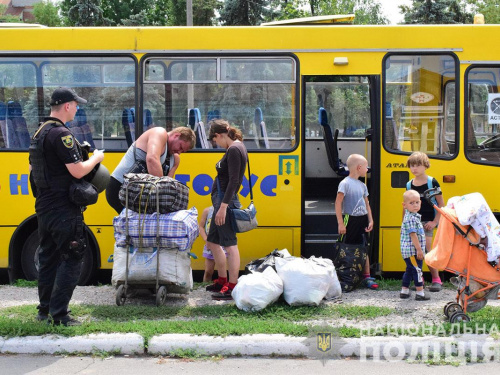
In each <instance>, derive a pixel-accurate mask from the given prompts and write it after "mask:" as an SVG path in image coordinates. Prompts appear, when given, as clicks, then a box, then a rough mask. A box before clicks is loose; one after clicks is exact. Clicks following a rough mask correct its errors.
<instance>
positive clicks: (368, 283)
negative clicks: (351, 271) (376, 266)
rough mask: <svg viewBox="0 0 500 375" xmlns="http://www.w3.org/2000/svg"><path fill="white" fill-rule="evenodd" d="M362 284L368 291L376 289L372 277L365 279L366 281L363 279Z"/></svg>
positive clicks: (375, 283)
mask: <svg viewBox="0 0 500 375" xmlns="http://www.w3.org/2000/svg"><path fill="white" fill-rule="evenodd" d="M363 284H364V285H365V287H367V288H368V289H378V284H377V282H376V281H375V278H373V277H367V278H366V279H364V280H363Z"/></svg>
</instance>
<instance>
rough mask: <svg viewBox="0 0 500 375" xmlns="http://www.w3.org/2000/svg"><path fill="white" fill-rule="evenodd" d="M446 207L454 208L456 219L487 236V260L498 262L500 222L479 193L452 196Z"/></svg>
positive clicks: (499, 254) (499, 253)
mask: <svg viewBox="0 0 500 375" xmlns="http://www.w3.org/2000/svg"><path fill="white" fill-rule="evenodd" d="M447 206H448V207H450V208H453V209H455V213H456V215H457V218H458V221H459V222H460V224H462V225H470V226H472V228H474V230H475V231H476V232H477V233H478V234H479V235H480V236H481V238H487V241H486V253H487V254H488V262H498V258H500V224H499V223H498V220H497V219H496V218H495V215H493V212H491V209H490V207H489V206H488V204H487V203H486V200H485V199H484V197H483V196H482V195H481V194H480V193H472V194H466V195H463V196H461V197H452V198H450V199H449V200H448V204H447Z"/></svg>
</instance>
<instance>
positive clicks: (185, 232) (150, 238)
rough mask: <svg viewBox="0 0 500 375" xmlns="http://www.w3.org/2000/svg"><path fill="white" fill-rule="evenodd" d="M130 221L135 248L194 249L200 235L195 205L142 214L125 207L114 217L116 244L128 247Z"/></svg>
mask: <svg viewBox="0 0 500 375" xmlns="http://www.w3.org/2000/svg"><path fill="white" fill-rule="evenodd" d="M127 221H128V236H129V240H130V242H131V243H130V245H132V246H135V247H155V246H158V243H157V240H158V239H159V240H160V244H159V246H160V247H165V248H170V249H173V248H176V249H178V250H179V251H186V250H189V249H191V247H192V246H193V242H194V241H195V240H196V238H197V237H198V234H199V228H198V211H197V210H196V208H195V207H192V208H191V209H189V210H181V211H177V212H172V213H168V214H158V213H152V214H139V213H137V212H134V211H132V210H128V212H127V210H123V211H122V212H121V213H120V215H118V216H115V218H114V219H113V225H114V228H115V241H116V244H117V246H127V245H129V244H128V242H127Z"/></svg>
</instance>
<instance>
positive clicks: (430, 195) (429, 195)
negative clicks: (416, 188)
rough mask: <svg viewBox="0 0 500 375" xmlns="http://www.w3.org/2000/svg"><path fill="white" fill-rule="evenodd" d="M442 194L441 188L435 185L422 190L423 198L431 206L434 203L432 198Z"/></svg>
mask: <svg viewBox="0 0 500 375" xmlns="http://www.w3.org/2000/svg"><path fill="white" fill-rule="evenodd" d="M442 194H443V193H442V192H441V188H440V187H435V188H432V189H428V190H426V191H424V198H425V200H426V201H427V202H429V204H430V205H431V206H433V205H434V203H432V198H434V197H435V196H436V195H442Z"/></svg>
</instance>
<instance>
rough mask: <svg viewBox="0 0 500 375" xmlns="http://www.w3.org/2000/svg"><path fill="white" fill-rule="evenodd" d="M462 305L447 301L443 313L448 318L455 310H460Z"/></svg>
mask: <svg viewBox="0 0 500 375" xmlns="http://www.w3.org/2000/svg"><path fill="white" fill-rule="evenodd" d="M462 311H463V309H462V306H460V304H458V303H456V302H448V303H447V304H446V305H445V306H444V309H443V312H444V315H445V316H446V317H447V318H450V317H451V316H452V315H453V314H454V313H456V312H462Z"/></svg>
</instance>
